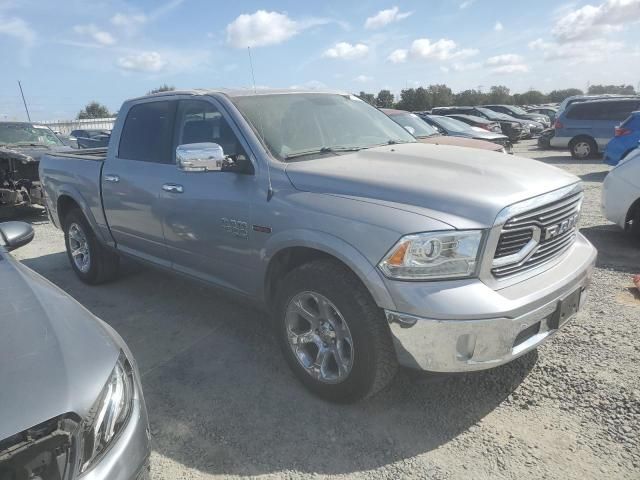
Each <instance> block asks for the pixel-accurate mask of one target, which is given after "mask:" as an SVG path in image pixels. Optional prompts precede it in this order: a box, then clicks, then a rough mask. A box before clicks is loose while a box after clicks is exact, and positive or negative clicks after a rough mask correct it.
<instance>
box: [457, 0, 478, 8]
mask: <svg viewBox="0 0 640 480" xmlns="http://www.w3.org/2000/svg"><path fill="white" fill-rule="evenodd" d="M474 3H476V0H465V1H464V2H462V3H461V4H460V10H464V9H465V8H469V7H470V6H471V5H473V4H474Z"/></svg>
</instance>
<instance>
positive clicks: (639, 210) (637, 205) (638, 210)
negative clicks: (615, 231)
mask: <svg viewBox="0 0 640 480" xmlns="http://www.w3.org/2000/svg"><path fill="white" fill-rule="evenodd" d="M638 214H640V198H637V199H636V201H635V202H633V203H632V204H631V206H630V207H629V210H627V216H626V217H625V219H624V225H625V230H628V229H629V222H631V220H633V219H634V216H636V215H638ZM639 216H640V215H639Z"/></svg>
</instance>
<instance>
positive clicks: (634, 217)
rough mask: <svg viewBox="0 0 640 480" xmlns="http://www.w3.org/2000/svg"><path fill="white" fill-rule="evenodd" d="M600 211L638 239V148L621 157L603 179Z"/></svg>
mask: <svg viewBox="0 0 640 480" xmlns="http://www.w3.org/2000/svg"><path fill="white" fill-rule="evenodd" d="M602 211H603V212H604V216H605V217H607V220H610V221H612V222H613V223H615V224H617V225H618V226H620V228H622V229H624V230H626V231H628V232H630V233H631V234H632V235H634V236H635V237H636V238H637V239H638V240H640V148H636V149H635V150H633V151H632V152H631V153H629V155H627V156H626V157H625V158H624V159H622V160H621V161H620V162H619V163H618V165H617V166H616V167H615V168H614V169H613V170H611V171H610V172H609V174H608V175H607V176H606V178H605V179H604V182H603V184H602Z"/></svg>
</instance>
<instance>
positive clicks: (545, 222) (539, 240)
mask: <svg viewBox="0 0 640 480" xmlns="http://www.w3.org/2000/svg"><path fill="white" fill-rule="evenodd" d="M582 196H583V195H582V192H579V193H574V194H571V195H568V196H566V197H564V198H561V199H559V200H556V201H554V202H551V203H548V204H546V205H544V206H542V207H537V208H535V209H532V210H529V211H527V212H524V213H521V214H518V215H516V216H514V217H512V218H510V219H509V220H507V222H506V223H505V224H504V226H503V227H502V232H501V234H500V240H499V241H498V246H497V247H496V251H495V254H494V257H493V258H494V262H493V268H492V269H491V272H492V273H493V275H494V276H495V277H497V278H504V277H507V276H511V275H516V274H519V273H523V272H526V271H527V270H531V269H532V268H535V267H538V266H540V265H542V264H544V263H546V262H549V261H551V260H553V259H554V258H557V257H559V256H560V255H562V254H563V253H564V252H565V251H566V250H568V249H569V247H571V245H573V242H574V241H575V239H576V236H577V231H578V225H577V224H578V218H579V215H580V208H581V206H582Z"/></svg>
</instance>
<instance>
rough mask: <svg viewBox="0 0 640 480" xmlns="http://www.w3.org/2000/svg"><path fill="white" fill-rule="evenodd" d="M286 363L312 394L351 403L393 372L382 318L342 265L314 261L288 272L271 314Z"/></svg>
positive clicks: (388, 335) (376, 388) (390, 347)
mask: <svg viewBox="0 0 640 480" xmlns="http://www.w3.org/2000/svg"><path fill="white" fill-rule="evenodd" d="M274 321H275V326H276V331H277V335H278V340H279V343H280V346H281V348H282V351H283V354H284V356H285V359H286V360H287V363H288V364H289V366H290V367H291V369H292V370H293V372H294V373H295V375H296V376H297V377H298V379H299V380H300V381H301V382H302V383H303V384H304V385H305V386H306V387H307V388H308V389H309V390H311V391H312V392H314V393H315V394H317V395H319V396H321V397H323V398H325V399H327V400H331V401H335V402H354V401H357V400H360V399H362V398H365V397H368V396H371V395H373V394H375V393H376V392H378V391H380V390H381V389H382V388H384V387H385V386H386V385H387V384H388V383H389V382H390V381H391V379H392V378H393V376H394V375H395V372H396V370H397V360H396V356H395V350H394V348H393V343H392V341H391V333H390V331H389V327H388V325H387V324H386V320H385V317H384V313H383V312H382V310H380V308H378V306H377V305H376V304H375V302H374V301H373V299H372V298H371V295H370V294H369V292H368V291H367V290H366V289H365V287H364V286H363V285H362V283H361V282H360V280H359V279H358V278H357V277H356V276H355V275H354V274H353V272H351V271H350V270H349V269H347V268H346V267H345V266H343V265H342V264H340V263H338V262H336V261H331V260H319V261H314V262H311V263H308V264H305V265H302V266H301V267H298V268H296V269H295V270H293V271H292V272H290V273H289V274H288V275H287V277H286V278H285V279H284V280H283V283H282V285H281V287H280V289H279V291H278V295H277V301H276V306H275V311H274Z"/></svg>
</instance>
